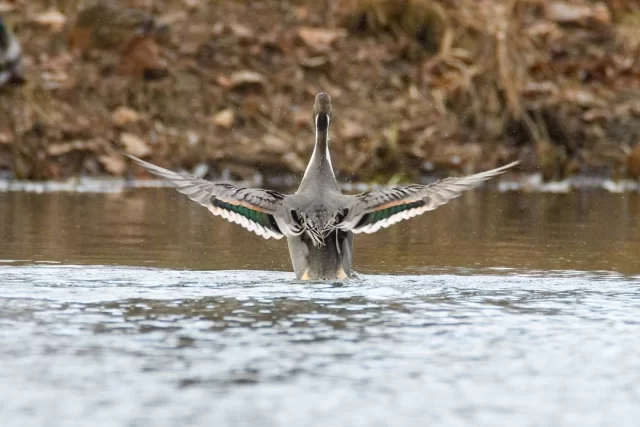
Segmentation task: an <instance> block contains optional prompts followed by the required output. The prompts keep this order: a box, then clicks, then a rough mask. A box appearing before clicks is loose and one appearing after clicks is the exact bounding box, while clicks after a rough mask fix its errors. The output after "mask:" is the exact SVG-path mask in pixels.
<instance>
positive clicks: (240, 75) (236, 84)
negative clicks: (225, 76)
mask: <svg viewBox="0 0 640 427" xmlns="http://www.w3.org/2000/svg"><path fill="white" fill-rule="evenodd" d="M265 83H266V80H265V78H264V76H263V75H262V74H260V73H257V72H255V71H249V70H244V71H236V72H235V73H233V74H231V79H230V82H229V86H230V87H231V88H232V89H236V88H240V87H250V86H251V87H259V88H263V87H264V85H265Z"/></svg>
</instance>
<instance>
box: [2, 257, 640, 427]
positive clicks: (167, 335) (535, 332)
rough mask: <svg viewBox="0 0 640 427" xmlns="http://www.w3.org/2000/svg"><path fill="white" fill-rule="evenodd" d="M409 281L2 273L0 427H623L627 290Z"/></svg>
mask: <svg viewBox="0 0 640 427" xmlns="http://www.w3.org/2000/svg"><path fill="white" fill-rule="evenodd" d="M424 273H426V274H423V275H420V276H388V275H386V276H383V275H381V276H363V277H360V278H358V279H355V280H352V281H349V282H345V283H301V282H296V281H294V280H291V274H290V273H276V272H263V271H178V270H163V269H143V268H123V267H110V266H104V267H101V266H97V267H87V266H61V265H38V266H33V265H13V264H10V265H7V266H3V267H0V335H1V336H2V346H0V384H2V385H3V386H2V387H0V401H2V402H3V408H2V410H1V411H2V413H3V419H9V420H11V421H10V422H11V423H14V424H10V425H20V426H25V425H44V424H46V425H64V426H69V425H87V422H89V421H90V422H91V425H105V426H106V425H136V426H137V425H154V426H164V425H167V426H175V425H203V426H205V425H206V426H209V425H233V426H236V425H237V426H243V425H264V426H270V425H273V426H287V425H292V426H293V425H296V426H297V425H312V424H313V425H332V426H342V425H345V426H346V425H349V426H375V425H394V426H404V425H407V426H409V425H416V422H417V421H420V424H421V425H423V424H435V425H497V424H503V423H505V422H507V423H510V424H511V425H581V426H600V425H617V426H620V425H622V426H624V425H629V426H631V425H635V421H634V420H636V419H637V418H638V416H640V409H639V408H640V402H639V399H640V386H639V384H640V358H638V357H637V356H636V355H637V349H638V348H639V346H640V333H639V332H640V331H639V330H638V329H639V328H638V313H639V312H640V310H639V309H640V297H639V295H640V294H639V292H638V291H639V290H640V289H639V288H640V285H639V282H640V280H639V279H640V278H638V277H628V276H623V275H618V274H614V273H607V272H596V273H583V272H577V271H569V272H567V271H555V272H543V271H516V270H509V269H485V270H468V269H467V270H463V269H439V270H437V271H436V270H426V271H424ZM9 385H10V386H9ZM15 390H20V392H19V393H16V392H15ZM74 423H77V424H74ZM3 425H4V423H3Z"/></svg>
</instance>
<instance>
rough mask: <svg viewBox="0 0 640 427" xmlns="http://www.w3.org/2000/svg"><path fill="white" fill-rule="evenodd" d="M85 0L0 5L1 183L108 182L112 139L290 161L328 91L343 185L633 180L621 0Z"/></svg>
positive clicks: (638, 120) (180, 151)
mask: <svg viewBox="0 0 640 427" xmlns="http://www.w3.org/2000/svg"><path fill="white" fill-rule="evenodd" d="M95 3H96V2H89V1H87V2H82V1H79V2H75V1H73V2H72V1H59V2H56V3H55V5H56V6H55V8H51V4H52V3H51V2H48V1H44V0H42V1H40V0H38V1H34V0H29V1H26V0H22V1H20V0H17V1H16V0H10V1H7V0H0V11H2V12H1V13H2V15H3V17H4V18H5V21H7V22H8V24H9V26H10V27H11V28H13V29H14V32H15V34H16V36H17V38H18V39H19V40H20V42H21V43H22V45H23V50H24V65H25V75H26V78H27V83H26V84H25V85H23V86H19V87H9V86H6V87H3V88H0V170H1V171H4V173H5V175H10V176H15V177H17V178H22V179H58V178H66V177H70V176H98V175H105V174H108V175H114V176H125V175H127V174H128V171H129V170H130V169H131V168H130V165H128V164H127V162H126V161H125V160H124V159H123V157H122V156H121V155H119V153H118V152H119V150H125V151H128V152H131V153H133V154H135V155H138V156H142V157H145V158H147V159H148V160H150V161H153V162H155V163H158V164H160V165H163V166H166V167H171V168H177V167H183V168H187V169H192V168H194V167H198V168H199V172H201V173H206V174H208V175H209V176H211V177H218V176H220V174H222V173H223V172H224V171H227V172H226V173H230V177H231V178H238V179H250V178H251V177H253V176H254V175H255V172H256V171H259V172H261V173H262V174H264V175H275V174H279V173H282V172H287V173H300V172H302V171H303V170H304V167H305V166H306V164H305V162H306V159H307V157H308V155H309V153H310V151H311V148H312V147H311V144H312V141H313V136H312V133H311V128H310V121H309V118H310V115H311V106H312V102H313V96H314V95H315V93H317V92H319V91H326V92H328V93H330V94H331V95H332V97H333V101H334V111H335V117H334V121H333V124H334V126H333V128H332V150H333V153H334V154H333V157H334V166H335V167H336V168H337V169H339V170H340V172H341V176H342V177H343V178H346V179H360V180H366V181H374V182H375V181H377V182H388V181H389V180H393V181H403V180H409V179H411V180H414V179H418V178H419V177H420V176H421V175H424V174H426V173H432V171H434V170H437V171H439V173H447V172H452V173H460V172H472V171H477V170H480V169H485V168H489V167H493V166H496V165H498V164H502V163H505V162H507V161H509V160H512V159H516V158H519V159H521V160H522V161H523V165H522V169H523V170H525V171H527V172H533V171H536V170H539V171H542V173H543V175H544V176H545V178H547V179H561V178H564V177H567V176H571V175H574V174H587V175H601V176H609V177H614V178H616V177H624V176H631V177H638V176H640V144H639V142H640V59H639V57H638V55H637V52H638V49H640V34H639V32H638V28H639V27H640V6H639V5H637V4H634V3H633V2H618V1H615V0H610V1H608V2H581V1H577V2H567V3H563V2H549V1H542V0H539V1H525V0H518V1H513V2H509V4H508V5H506V4H505V2H502V1H492V0H487V1H481V2H478V1H472V0H463V1H455V2H454V1H444V0H437V1H426V0H422V1H419V0H404V1H391V0H386V1H385V0H353V1H346V2H345V1H319V2H306V1H305V2H302V1H298V2H296V1H275V0H274V1H251V2H242V1H221V2H208V1H204V0H180V1H178V0H164V1H162V0H130V1H121V2H114V1H111V2H106V3H107V4H108V5H109V6H108V7H107V8H106V9H94V10H99V13H93V14H92V13H87V12H86V11H87V8H91V7H92V5H94V4H95ZM98 7H104V4H103V5H102V6H100V5H99V6H98ZM126 8H133V9H126ZM83 11H84V12H83ZM105 16H106V17H107V18H105ZM107 23H108V24H107ZM131 170H132V169H131ZM136 173H142V172H141V171H139V170H138V169H136Z"/></svg>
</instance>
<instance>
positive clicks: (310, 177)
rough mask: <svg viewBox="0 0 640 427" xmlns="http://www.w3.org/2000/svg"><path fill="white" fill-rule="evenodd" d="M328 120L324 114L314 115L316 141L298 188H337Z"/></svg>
mask: <svg viewBox="0 0 640 427" xmlns="http://www.w3.org/2000/svg"><path fill="white" fill-rule="evenodd" d="M329 120H330V119H329V117H328V116H327V115H326V114H319V115H318V117H316V120H315V121H316V123H315V125H316V143H315V146H314V148H313V154H311V159H310V160H309V165H307V170H305V172H304V176H303V177H302V182H300V188H299V189H300V190H301V189H303V188H305V187H316V188H317V187H321V186H322V187H327V186H328V187H330V188H336V189H337V188H338V182H337V181H336V176H335V174H334V172H333V166H332V165H331V155H330V153H329Z"/></svg>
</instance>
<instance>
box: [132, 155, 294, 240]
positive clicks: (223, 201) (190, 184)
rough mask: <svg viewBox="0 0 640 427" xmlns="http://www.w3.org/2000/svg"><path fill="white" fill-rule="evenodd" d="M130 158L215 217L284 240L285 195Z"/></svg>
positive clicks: (268, 236) (263, 235)
mask: <svg viewBox="0 0 640 427" xmlns="http://www.w3.org/2000/svg"><path fill="white" fill-rule="evenodd" d="M127 157H129V158H130V159H131V160H133V161H134V162H135V163H137V164H139V165H140V166H143V167H144V168H146V169H147V170H149V172H151V173H153V174H154V175H157V176H159V177H161V178H164V179H166V180H167V181H169V182H171V183H172V184H173V185H174V186H175V188H176V190H178V191H179V192H181V193H182V194H185V195H186V196H187V197H188V198H189V199H191V200H193V201H194V202H197V203H199V204H201V205H202V206H204V207H206V208H207V209H209V211H210V212H211V213H212V214H214V215H218V216H221V217H223V218H225V219H227V220H229V221H231V222H235V223H236V224H239V225H241V226H242V227H244V228H246V229H247V230H249V231H253V232H254V233H256V234H257V235H258V236H262V237H264V238H265V239H269V238H274V239H281V238H282V237H283V236H284V235H285V234H286V228H287V225H286V224H285V221H284V220H283V218H281V216H280V212H281V209H280V207H281V206H282V199H284V197H285V195H283V194H280V193H278V192H275V191H270V190H261V189H254V188H242V187H236V186H235V185H231V184H227V183H214V182H210V181H206V180H204V179H200V178H196V177H195V176H193V175H189V174H186V173H177V172H172V171H170V170H168V169H164V168H161V167H159V166H156V165H154V164H151V163H149V162H145V161H144V160H140V159H139V158H137V157H134V156H131V155H128V154H127ZM283 228H284V229H285V230H284V231H283Z"/></svg>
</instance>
